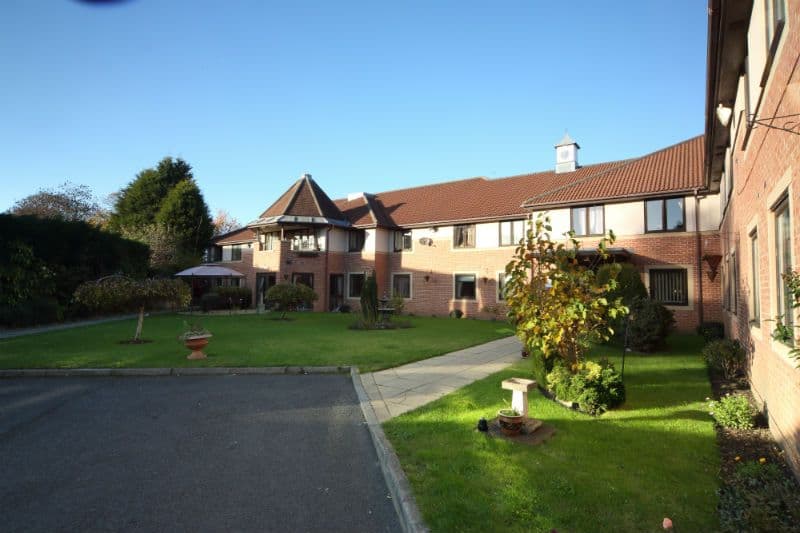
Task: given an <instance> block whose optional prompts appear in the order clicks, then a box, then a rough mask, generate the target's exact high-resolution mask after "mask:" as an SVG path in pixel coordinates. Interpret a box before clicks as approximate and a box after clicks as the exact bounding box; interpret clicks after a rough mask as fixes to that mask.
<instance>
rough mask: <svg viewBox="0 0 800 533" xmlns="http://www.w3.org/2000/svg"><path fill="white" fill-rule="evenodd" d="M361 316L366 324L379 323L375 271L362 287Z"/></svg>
mask: <svg viewBox="0 0 800 533" xmlns="http://www.w3.org/2000/svg"><path fill="white" fill-rule="evenodd" d="M361 316H363V317H364V322H367V323H369V324H374V323H375V322H377V321H378V283H377V281H376V280H375V271H374V270H373V271H372V272H371V273H370V275H369V276H367V277H366V278H365V279H364V285H363V287H361Z"/></svg>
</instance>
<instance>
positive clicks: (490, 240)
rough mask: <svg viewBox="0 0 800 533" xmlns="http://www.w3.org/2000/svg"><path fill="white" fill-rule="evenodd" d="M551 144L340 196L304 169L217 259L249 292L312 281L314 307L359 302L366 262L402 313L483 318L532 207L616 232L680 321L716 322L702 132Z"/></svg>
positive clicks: (711, 204)
mask: <svg viewBox="0 0 800 533" xmlns="http://www.w3.org/2000/svg"><path fill="white" fill-rule="evenodd" d="M555 148H556V150H555V151H556V154H555V155H556V162H555V165H554V169H553V170H550V171H544V172H537V173H532V174H524V175H519V176H511V177H508V178H500V179H487V178H483V177H477V178H470V179H464V180H458V181H451V182H445V183H438V184H433V185H426V186H422V187H413V188H408V189H399V190H394V191H387V192H380V193H375V194H370V193H354V194H350V195H348V197H347V198H343V199H340V200H336V201H332V200H331V199H330V198H328V196H327V195H326V194H325V192H324V191H323V190H322V188H321V187H320V186H319V185H318V184H317V183H316V182H315V181H314V180H313V179H312V178H311V176H309V175H304V176H303V177H301V178H300V179H299V180H297V181H296V182H295V183H294V184H293V185H292V186H291V187H290V188H289V189H288V190H287V191H286V192H285V193H284V194H283V195H281V196H280V197H279V198H278V199H277V200H276V201H275V202H274V203H273V204H272V205H270V206H269V207H268V208H267V209H266V210H265V211H264V212H263V213H262V214H261V216H260V217H259V218H258V219H256V220H254V221H252V222H250V223H249V224H248V225H247V227H246V228H243V229H241V230H238V231H236V232H233V233H230V234H227V235H223V236H221V237H218V238H217V239H216V241H215V243H214V244H215V252H213V253H214V254H216V256H215V257H212V258H213V259H218V260H220V261H218V263H219V264H224V265H226V266H228V267H231V268H234V269H236V270H239V271H240V272H242V273H243V274H245V276H246V283H247V286H248V287H251V288H253V290H254V291H255V292H254V296H255V298H254V300H253V301H254V302H256V303H257V302H259V301H262V300H263V294H264V293H265V291H266V290H267V289H268V288H269V287H270V286H272V285H273V284H275V283H278V282H281V281H289V282H303V283H306V284H307V285H310V286H312V287H313V288H314V290H315V291H316V292H317V294H318V295H319V297H320V298H319V300H318V301H317V302H316V303H315V304H314V309H315V310H318V311H325V310H332V309H336V308H337V307H339V306H341V305H343V304H348V305H350V306H351V307H357V306H358V303H359V296H360V291H361V287H362V284H363V282H364V278H365V276H366V275H367V273H368V272H371V271H373V270H374V271H375V273H376V278H377V281H378V291H379V294H383V293H385V294H386V295H389V296H391V295H401V296H403V297H404V298H405V300H406V301H405V308H406V310H407V311H409V312H413V313H416V314H425V315H431V314H433V315H446V314H448V313H449V312H450V311H452V310H454V309H459V310H461V311H463V312H464V313H465V314H466V315H468V316H478V317H488V316H491V315H492V314H494V313H498V312H502V306H503V296H502V291H501V290H500V288H501V285H502V282H503V277H504V276H503V271H504V269H505V266H506V264H507V263H508V261H509V260H510V258H511V256H512V254H513V252H514V248H515V246H516V245H517V243H518V242H519V240H520V238H522V236H523V231H524V228H525V221H526V219H527V218H529V217H531V216H535V215H536V214H537V213H539V212H545V211H546V212H547V213H548V214H549V215H550V217H551V218H552V223H553V229H554V233H555V234H556V235H562V234H564V233H566V232H567V231H569V230H573V231H575V233H576V235H577V236H578V239H579V240H581V241H583V242H585V243H586V246H587V248H591V247H592V246H593V245H594V244H596V241H597V239H598V235H600V234H602V233H603V232H605V231H607V230H613V231H614V233H615V234H616V235H617V238H618V240H617V243H616V244H615V245H614V250H613V252H614V257H615V259H616V260H618V261H628V262H631V263H632V264H634V265H636V266H637V267H638V269H639V270H640V272H641V273H642V276H643V280H644V282H645V284H646V285H647V286H648V287H649V290H650V292H651V295H652V296H653V297H654V298H657V299H659V300H661V301H663V302H664V303H665V304H666V305H667V306H668V307H670V308H671V309H673V310H674V311H675V317H676V320H677V322H678V326H679V327H680V328H682V329H691V328H694V327H695V326H696V325H697V324H698V323H699V322H700V321H702V320H721V307H720V294H721V289H720V281H719V278H718V277H717V276H714V275H712V276H708V275H706V274H704V272H706V271H709V270H713V269H711V268H710V267H709V265H708V260H707V258H709V257H716V256H719V255H720V253H721V252H720V247H719V246H720V244H719V235H718V231H717V228H718V225H719V216H720V210H719V196H718V194H709V193H708V191H707V189H706V186H705V181H704V174H703V148H704V141H703V137H695V138H693V139H689V140H687V141H684V142H681V143H678V144H676V145H674V146H670V147H668V148H665V149H663V150H659V151H657V152H654V153H651V154H647V155H645V156H643V157H639V158H634V159H629V160H623V161H614V162H609V163H599V164H592V165H586V166H580V165H579V164H578V150H579V148H580V147H579V146H578V144H577V143H576V142H574V141H573V140H572V139H571V138H569V136H565V137H564V138H563V139H562V140H561V141H560V142H559V143H558V144H557V145H556V147H555Z"/></svg>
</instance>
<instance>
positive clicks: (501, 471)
mask: <svg viewBox="0 0 800 533" xmlns="http://www.w3.org/2000/svg"><path fill="white" fill-rule="evenodd" d="M700 348H701V341H700V339H699V337H694V336H691V337H690V336H675V337H673V338H672V339H671V349H670V351H669V352H668V353H662V354H658V355H637V354H629V355H628V357H627V358H626V366H625V384H626V386H627V392H628V400H627V402H626V403H625V404H624V405H623V406H622V407H621V408H619V409H617V410H615V411H612V412H609V413H606V414H604V415H602V416H600V417H597V418H593V417H591V416H588V415H584V414H580V413H577V412H573V411H569V410H567V409H565V408H563V407H561V406H560V405H558V404H556V403H554V402H552V401H549V400H547V399H545V398H543V397H542V396H540V395H539V394H538V393H534V394H532V395H531V398H530V401H529V405H530V410H531V413H530V415H531V416H533V417H535V418H540V419H542V420H544V422H545V423H546V424H550V425H552V426H554V427H555V428H556V433H555V435H554V436H553V437H552V438H551V440H550V441H548V442H546V443H544V444H541V445H539V446H534V447H530V446H524V445H519V444H515V443H511V442H507V441H504V440H502V439H493V438H490V437H487V436H485V435H484V434H481V433H478V432H477V431H475V430H474V429H473V428H474V427H475V424H476V422H477V420H478V418H480V417H481V416H485V417H486V418H487V419H490V418H493V417H494V416H495V414H496V412H497V410H498V409H500V408H502V407H503V406H504V405H505V404H504V403H503V398H506V399H507V400H510V394H511V393H510V392H509V391H501V389H500V382H501V381H502V380H503V379H506V378H508V377H511V376H521V377H529V376H530V363H527V362H520V363H518V364H517V365H515V366H514V367H512V369H509V370H507V371H504V372H501V373H498V374H494V375H492V376H490V377H488V378H486V379H484V380H482V381H479V382H476V383H474V384H472V385H470V386H468V387H466V388H464V389H460V390H459V391H456V392H455V393H453V394H450V395H448V396H445V397H443V398H441V399H440V400H438V401H436V402H435V403H432V404H429V405H428V406H425V407H423V408H421V409H419V410H417V411H413V412H411V413H407V414H405V415H403V416H401V417H399V418H396V419H394V420H391V421H389V422H387V423H386V424H385V425H384V429H385V430H386V433H387V435H388V436H389V438H390V440H391V441H392V443H393V444H394V446H395V448H396V450H397V453H398V455H399V457H400V460H401V463H402V464H403V468H404V469H405V471H406V473H407V474H408V477H409V479H410V481H411V484H412V487H413V489H414V493H415V496H416V499H417V502H418V504H419V506H420V509H421V511H422V513H423V515H424V517H425V520H426V522H427V523H428V525H429V526H430V527H431V528H432V530H433V531H525V532H530V531H533V532H539V531H544V532H549V531H550V530H551V529H553V528H554V529H556V530H557V531H559V533H564V532H570V531H571V532H588V531H592V532H601V531H608V532H615V533H618V532H624V531H631V532H645V531H653V532H655V531H662V529H661V521H662V519H663V518H664V517H670V518H672V520H673V521H674V523H675V530H676V531H686V532H690V531H691V532H695V531H696V532H706V531H714V530H715V528H716V526H717V523H716V504H717V497H716V494H715V491H716V489H717V480H718V469H719V456H718V452H717V446H716V440H715V432H714V426H713V423H712V420H711V417H710V416H709V415H708V413H707V411H706V408H705V402H704V400H705V398H706V397H707V396H710V395H711V389H710V386H709V383H708V378H707V373H706V368H705V366H704V364H703V361H702V360H701V358H700V355H699V353H700ZM602 353H607V354H608V355H611V356H612V357H611V359H612V360H613V361H614V363H615V364H616V366H617V368H618V369H619V364H618V363H619V357H615V355H618V354H619V350H618V349H615V348H608V347H601V348H598V349H596V350H595V355H599V354H602Z"/></svg>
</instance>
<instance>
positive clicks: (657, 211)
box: [646, 200, 664, 231]
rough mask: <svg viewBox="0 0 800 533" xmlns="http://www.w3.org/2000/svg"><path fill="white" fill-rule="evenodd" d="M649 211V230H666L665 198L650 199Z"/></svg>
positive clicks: (647, 204)
mask: <svg viewBox="0 0 800 533" xmlns="http://www.w3.org/2000/svg"><path fill="white" fill-rule="evenodd" d="M646 206H647V207H646V211H647V231H663V230H664V218H663V215H664V213H663V212H662V210H663V207H664V200H648V201H647V203H646Z"/></svg>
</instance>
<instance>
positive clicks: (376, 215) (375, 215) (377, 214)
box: [335, 194, 396, 228]
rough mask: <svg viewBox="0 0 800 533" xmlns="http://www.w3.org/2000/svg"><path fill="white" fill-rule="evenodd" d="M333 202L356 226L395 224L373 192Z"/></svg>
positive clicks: (390, 226) (387, 225)
mask: <svg viewBox="0 0 800 533" xmlns="http://www.w3.org/2000/svg"><path fill="white" fill-rule="evenodd" d="M335 203H336V206H337V207H338V208H339V209H340V210H341V211H342V214H344V216H345V217H347V220H349V221H350V222H351V223H352V224H353V225H354V226H356V227H369V226H375V225H378V226H381V227H386V228H392V227H395V226H396V224H395V223H394V221H393V220H392V218H391V217H390V216H389V215H387V214H386V211H385V210H384V209H383V205H382V204H381V202H379V201H378V199H377V198H376V197H375V195H374V194H364V195H361V196H359V197H358V198H355V199H353V200H336V202H335Z"/></svg>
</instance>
